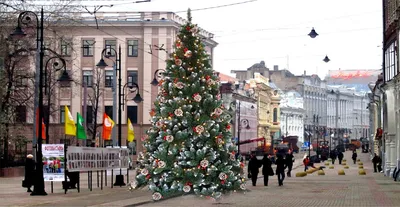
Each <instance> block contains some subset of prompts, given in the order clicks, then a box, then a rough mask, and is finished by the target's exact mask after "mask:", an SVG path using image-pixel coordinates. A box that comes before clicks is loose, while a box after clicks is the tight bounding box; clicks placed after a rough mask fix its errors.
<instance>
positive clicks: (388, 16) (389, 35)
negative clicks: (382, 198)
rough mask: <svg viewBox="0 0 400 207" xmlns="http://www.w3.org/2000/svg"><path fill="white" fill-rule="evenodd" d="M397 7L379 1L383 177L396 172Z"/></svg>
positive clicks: (399, 163)
mask: <svg viewBox="0 0 400 207" xmlns="http://www.w3.org/2000/svg"><path fill="white" fill-rule="evenodd" d="M399 8H400V5H399V3H398V1H397V0H384V1H383V33H384V36H383V83H382V85H378V84H377V86H378V90H379V92H383V93H382V96H383V97H382V99H381V104H382V108H383V138H382V147H383V153H382V160H383V165H384V173H385V175H386V176H393V174H395V175H397V176H399V174H400V173H398V172H399V170H400V169H399V168H400V125H399V121H400V107H399V104H400V96H399V93H400V77H399V72H400V71H399V46H398V45H399V27H398V20H399V17H400V14H399V13H398V9H399ZM373 92H374V91H373ZM375 95H378V94H377V93H374V94H373V96H374V97H375ZM378 96H379V95H378Z"/></svg>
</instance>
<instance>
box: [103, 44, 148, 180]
mask: <svg viewBox="0 0 400 207" xmlns="http://www.w3.org/2000/svg"><path fill="white" fill-rule="evenodd" d="M107 50H111V51H113V52H114V53H115V56H116V57H117V58H116V63H117V64H115V65H116V66H117V67H115V68H114V70H116V72H118V146H119V148H120V149H121V147H122V146H121V143H122V125H121V122H122V104H123V103H122V100H121V98H122V96H124V95H123V94H122V90H121V87H122V78H121V73H122V71H121V68H122V67H121V55H122V52H121V45H119V47H118V52H117V51H116V50H115V49H114V48H104V49H103V51H102V52H101V59H100V61H99V63H97V65H96V66H97V67H99V68H101V69H104V68H105V67H107V66H108V65H107V63H106V62H105V61H104V58H109V57H110V55H111V51H109V52H108V53H107V54H106V51H107ZM135 84H136V83H135ZM136 87H137V89H138V90H137V94H136V96H135V98H134V101H135V102H136V103H140V102H141V101H142V100H143V99H142V98H141V96H140V93H139V86H138V85H137V84H136ZM124 185H126V184H125V183H124V176H123V175H122V168H120V174H119V175H116V177H115V183H114V186H124Z"/></svg>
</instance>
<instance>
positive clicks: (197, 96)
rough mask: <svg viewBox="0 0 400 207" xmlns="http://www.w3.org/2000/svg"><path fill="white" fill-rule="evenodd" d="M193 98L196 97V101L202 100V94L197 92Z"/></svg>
mask: <svg viewBox="0 0 400 207" xmlns="http://www.w3.org/2000/svg"><path fill="white" fill-rule="evenodd" d="M193 99H194V101H196V102H200V101H201V96H200V94H198V93H197V94H195V95H194V96H193Z"/></svg>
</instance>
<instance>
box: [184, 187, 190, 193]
mask: <svg viewBox="0 0 400 207" xmlns="http://www.w3.org/2000/svg"><path fill="white" fill-rule="evenodd" d="M191 189H192V188H191V187H190V185H185V186H183V192H185V193H189V192H190V190H191Z"/></svg>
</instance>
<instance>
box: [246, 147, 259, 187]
mask: <svg viewBox="0 0 400 207" xmlns="http://www.w3.org/2000/svg"><path fill="white" fill-rule="evenodd" d="M260 167H261V162H260V161H259V160H257V158H256V156H255V155H254V154H253V155H251V158H250V161H249V166H248V168H247V170H248V173H249V174H250V176H251V181H252V182H253V186H256V184H257V177H258V172H259V168H260Z"/></svg>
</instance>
